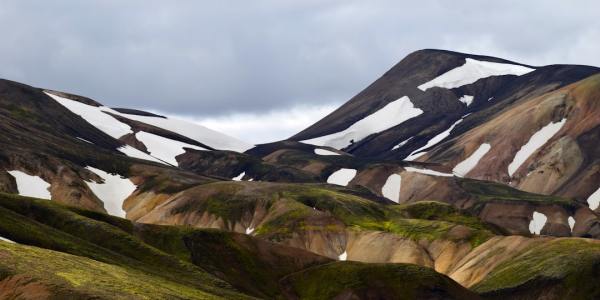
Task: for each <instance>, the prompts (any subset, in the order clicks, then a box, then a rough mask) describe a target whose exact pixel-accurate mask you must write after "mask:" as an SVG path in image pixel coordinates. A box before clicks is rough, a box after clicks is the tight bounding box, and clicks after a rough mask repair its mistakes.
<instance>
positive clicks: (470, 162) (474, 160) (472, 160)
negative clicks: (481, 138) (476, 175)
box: [452, 143, 492, 177]
mask: <svg viewBox="0 0 600 300" xmlns="http://www.w3.org/2000/svg"><path fill="white" fill-rule="evenodd" d="M490 149H492V146H491V145H490V144H487V143H483V144H481V145H479V148H477V150H475V152H473V153H472V154H471V155H470V156H469V157H467V159H465V160H463V161H461V162H459V163H458V164H457V165H456V166H455V167H454V169H452V173H454V174H456V176H459V177H464V176H466V175H467V174H468V173H469V172H471V170H473V168H475V167H476V166H477V164H478V163H479V160H480V159H481V158H482V157H483V156H484V155H486V154H487V153H488V151H490Z"/></svg>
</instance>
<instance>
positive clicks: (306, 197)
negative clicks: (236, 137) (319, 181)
mask: <svg viewBox="0 0 600 300" xmlns="http://www.w3.org/2000/svg"><path fill="white" fill-rule="evenodd" d="M279 195H280V197H281V198H282V199H286V200H287V201H289V200H294V201H295V202H296V203H295V204H294V205H289V206H290V207H292V209H291V210H290V211H288V212H287V213H286V214H285V215H282V216H281V217H280V218H277V219H275V220H271V221H270V222H268V223H266V224H263V225H262V226H261V227H259V228H258V229H257V230H258V231H257V233H258V234H259V235H260V234H265V233H267V232H269V231H272V230H279V231H281V230H282V229H284V228H285V225H286V224H293V221H294V219H296V223H298V222H302V218H304V217H305V216H306V215H307V214H309V213H310V212H311V211H312V208H313V207H314V208H316V209H318V210H320V211H326V212H328V213H330V214H331V215H332V216H334V217H335V218H337V219H338V220H340V221H342V222H343V223H344V224H345V225H346V226H349V227H350V228H352V229H354V230H376V231H386V232H391V233H394V234H397V235H400V236H402V237H405V238H410V239H413V240H422V239H425V240H434V239H445V238H448V236H447V233H448V232H449V231H450V230H451V229H452V228H454V227H455V226H457V225H463V226H466V227H469V228H470V229H471V235H470V236H469V237H468V240H469V241H470V242H471V243H472V244H473V245H474V246H476V245H478V244H480V243H482V242H484V241H485V240H487V239H489V238H490V237H492V236H493V233H492V231H491V227H487V226H486V225H484V224H483V223H482V222H481V221H479V220H478V219H477V218H476V217H474V216H470V215H465V214H463V213H461V212H459V211H458V210H456V209H451V208H450V206H448V205H445V204H442V203H438V202H427V204H426V206H427V208H421V210H422V211H421V212H420V213H415V212H416V209H415V207H424V206H425V204H413V205H409V206H397V205H383V204H379V203H376V202H373V201H370V200H367V199H364V198H362V197H358V196H355V195H349V194H347V193H344V192H341V191H335V190H332V189H327V188H324V187H321V186H318V185H312V186H307V185H305V186H287V187H286V188H285V190H282V191H280V194H279ZM298 203H299V204H302V205H298ZM411 208H412V210H413V213H412V214H411V213H407V212H408V211H409V210H410V209H411ZM332 229H335V228H332Z"/></svg>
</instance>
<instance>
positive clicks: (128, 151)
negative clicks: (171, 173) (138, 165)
mask: <svg viewBox="0 0 600 300" xmlns="http://www.w3.org/2000/svg"><path fill="white" fill-rule="evenodd" d="M117 150H119V152H121V153H123V154H125V155H127V156H129V157H133V158H139V159H145V160H149V161H155V162H159V163H161V164H165V165H168V164H167V163H166V162H164V161H162V160H160V159H158V158H156V157H154V156H152V155H149V154H147V153H145V152H143V151H140V150H138V149H136V148H133V147H131V146H129V145H125V146H123V147H120V148H118V149H117Z"/></svg>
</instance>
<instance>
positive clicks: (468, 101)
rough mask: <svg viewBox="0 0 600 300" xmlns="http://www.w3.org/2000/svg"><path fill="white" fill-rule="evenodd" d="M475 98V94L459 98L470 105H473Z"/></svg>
mask: <svg viewBox="0 0 600 300" xmlns="http://www.w3.org/2000/svg"><path fill="white" fill-rule="evenodd" d="M474 98H475V97H473V96H469V95H464V96H462V97H460V99H458V101H460V102H462V103H464V104H465V105H466V106H467V107H468V106H469V105H471V103H473V99H474Z"/></svg>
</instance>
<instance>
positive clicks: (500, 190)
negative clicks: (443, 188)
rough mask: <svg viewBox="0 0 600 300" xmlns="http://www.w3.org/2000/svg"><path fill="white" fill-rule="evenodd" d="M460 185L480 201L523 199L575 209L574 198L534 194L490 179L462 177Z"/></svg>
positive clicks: (524, 200)
mask: <svg viewBox="0 0 600 300" xmlns="http://www.w3.org/2000/svg"><path fill="white" fill-rule="evenodd" d="M458 183H459V185H460V186H461V188H462V189H464V190H465V191H466V192H468V193H470V194H471V195H473V196H475V197H477V198H478V199H479V200H480V201H498V200H503V201H523V202H531V203H540V202H544V203H550V204H557V205H561V206H563V207H565V208H570V209H573V208H574V207H575V202H574V200H571V199H567V198H561V197H557V196H547V195H540V194H533V193H528V192H524V191H520V190H517V189H514V188H512V187H510V186H507V185H504V184H500V183H494V182H489V181H480V180H474V179H467V178H462V179H460V180H459V181H458Z"/></svg>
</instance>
